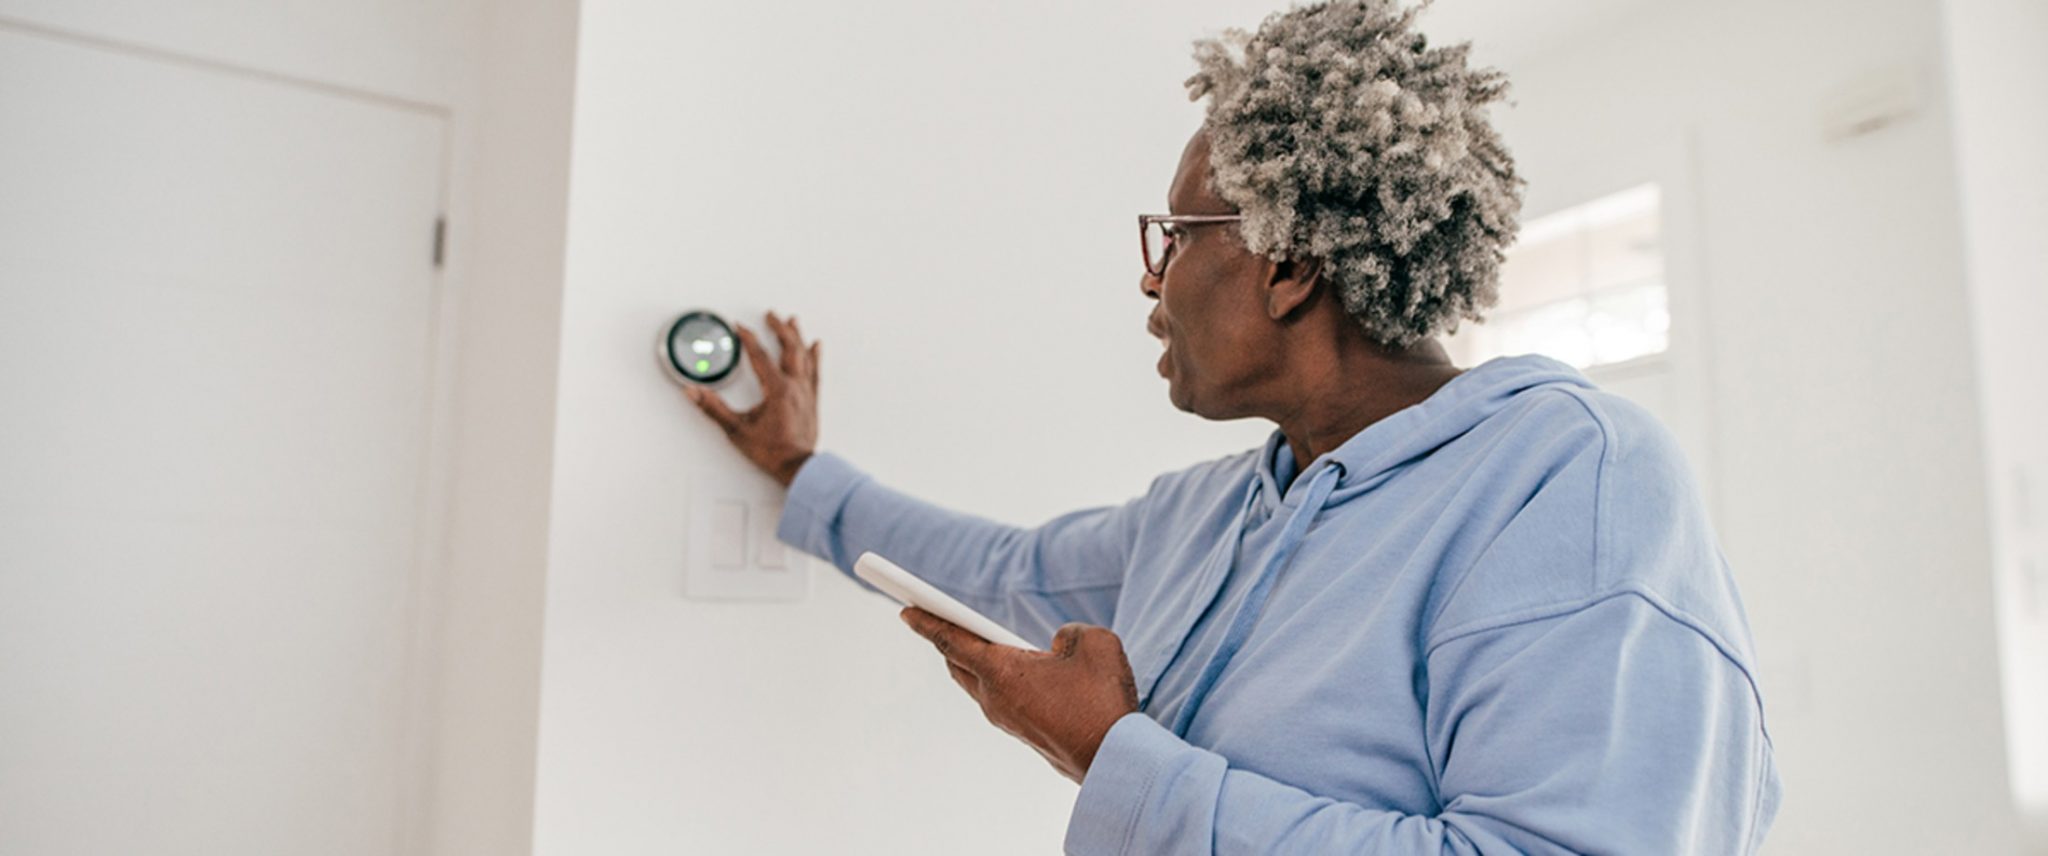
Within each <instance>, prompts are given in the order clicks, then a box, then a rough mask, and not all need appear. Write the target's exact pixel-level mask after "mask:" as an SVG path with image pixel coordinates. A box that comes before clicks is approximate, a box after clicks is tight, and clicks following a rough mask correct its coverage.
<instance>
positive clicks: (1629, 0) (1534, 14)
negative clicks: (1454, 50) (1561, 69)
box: [1420, 0, 1658, 65]
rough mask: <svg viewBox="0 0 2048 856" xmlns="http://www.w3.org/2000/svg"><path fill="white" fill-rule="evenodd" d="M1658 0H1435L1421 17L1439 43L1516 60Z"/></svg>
mask: <svg viewBox="0 0 2048 856" xmlns="http://www.w3.org/2000/svg"><path fill="white" fill-rule="evenodd" d="M1657 3H1658V0H1437V2H1436V4H1435V5H1433V6H1431V7H1430V9H1429V11H1427V12H1424V13H1423V15H1422V20H1421V22H1420V24H1421V27H1422V31H1423V32H1425V33H1428V34H1429V37H1430V41H1431V42H1432V43H1435V44H1445V43H1450V42H1458V41H1466V40H1470V41H1471V42H1472V52H1473V55H1474V57H1475V58H1476V59H1478V60H1480V61H1481V62H1485V63H1489V64H1498V65H1513V64H1515V63H1516V62H1518V61H1520V60H1524V59H1528V58H1530V57H1534V56H1540V55H1542V54H1544V53H1546V52H1548V51H1551V50H1555V49H1558V48H1560V47H1563V46H1565V45H1568V44H1571V43H1572V42H1574V41H1576V40H1578V39H1579V38H1581V37H1584V36H1587V35H1591V34H1596V33H1600V32H1605V31H1608V30H1611V29H1614V28H1616V27H1619V26H1621V25H1622V24H1623V23H1624V22H1625V21H1627V20H1628V19H1630V18H1632V17H1634V16H1635V15H1636V14H1638V13H1640V12H1642V11H1644V10H1647V9H1650V8H1652V7H1654V6H1656V5H1657Z"/></svg>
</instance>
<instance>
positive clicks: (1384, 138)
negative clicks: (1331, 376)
mask: <svg viewBox="0 0 2048 856" xmlns="http://www.w3.org/2000/svg"><path fill="white" fill-rule="evenodd" d="M1428 5H1429V0H1423V2H1421V3H1420V4H1419V5H1416V6H1414V7H1412V8H1403V7H1402V5H1401V4H1400V2H1399V0H1338V2H1322V3H1315V4H1311V5H1308V6H1303V7H1299V8H1295V9H1291V10H1288V11H1286V12H1276V13H1274V14H1273V15H1271V16H1269V17H1267V18H1266V20H1265V22H1264V23H1263V24H1261V25H1260V26H1259V29H1258V32H1256V33H1245V32H1244V31H1242V30H1229V31H1226V32H1225V33H1224V35H1223V37H1222V38H1217V39H1204V40H1202V41H1198V42H1196V44H1195V62H1196V65H1197V66H1198V70H1197V71H1196V72H1195V74H1194V76H1192V77H1190V78H1188V80H1187V87H1188V97H1189V99H1190V100H1200V99H1202V98H1204V97H1207V98H1209V99H1210V100H1209V104H1208V116H1207V119H1206V120H1205V122H1204V129H1205V130H1206V131H1207V133H1208V135H1209V163H1210V167H1211V169H1212V171H1213V173H1214V177H1213V179H1212V181H1213V188H1214V190H1215V192H1216V194H1217V195H1218V196H1220V197H1222V198H1223V199H1224V201H1227V202H1229V203H1231V204H1232V205H1235V206H1237V209H1238V211H1239V212H1240V213H1241V214H1243V215H1244V220H1243V221H1242V222H1241V223H1240V224H1239V225H1240V227H1241V231H1242V233H1243V235H1244V241H1245V244H1246V246H1248V247H1250V249H1251V251H1252V252H1254V253H1257V254H1260V255H1263V256H1266V257H1268V258H1271V259H1274V260H1276V261H1286V260H1289V259H1304V258H1316V259H1320V260H1321V261H1322V265H1323V266H1322V273H1321V275H1322V277H1323V280H1324V281H1325V282H1327V283H1329V284H1330V285H1332V286H1333V287H1334V289H1335V291H1336V293H1337V294H1338V295H1339V297H1340V299H1341V300H1342V301H1343V305H1344V309H1345V311H1346V312H1347V313H1349V314H1350V315H1351V317H1352V318H1353V319H1355V320H1356V321H1357V322H1358V324H1359V325H1360V326H1362V327H1364V328H1365V331H1366V333H1367V335H1369V336H1371V337H1372V338H1373V339H1374V340H1375V341H1378V342H1380V343H1382V344H1385V345H1389V346H1393V347H1399V348H1406V347H1408V346H1410V345H1413V344H1414V343H1415V342H1417V341H1419V340H1422V339H1425V338H1428V337H1430V336H1433V335H1436V334H1437V333H1439V332H1454V331H1456V330H1457V329H1458V323H1459V321H1460V320H1461V319H1471V320H1473V321H1483V320H1484V318H1483V317H1482V314H1481V313H1482V310H1485V309H1487V308H1489V307H1491V306H1493V304H1494V303H1495V302H1496V301H1497V300H1498V299H1499V283H1498V277H1499V273H1500V265H1501V262H1502V260H1503V258H1504V256H1505V252H1506V250H1507V247H1508V245H1510V244H1512V243H1513V242H1514V239H1515V231H1516V228H1517V213H1518V212H1519V211H1520V210H1521V207H1522V185H1523V181H1522V179H1521V178H1520V177H1519V176H1517V175H1516V174H1515V165H1514V159H1513V158H1512V157H1511V156H1510V155H1509V154H1508V151H1507V148H1506V147H1505V146H1504V145H1503V144H1502V142H1501V140H1500V136H1499V135H1498V134H1496V133H1495V132H1494V130H1493V126H1492V125H1491V124H1489V123H1488V121H1487V119H1486V115H1485V113H1484V108H1485V107H1486V105H1487V104H1489V103H1491V102H1494V101H1497V100H1500V99H1501V98H1503V97H1504V96H1505V95H1506V94H1507V88H1508V85H1507V77H1506V75H1504V74H1502V73H1501V72H1499V71H1497V70H1494V69H1472V68H1468V67H1467V66H1466V58H1467V55H1468V54H1469V53H1470V52H1471V48H1472V46H1471V44H1470V43H1461V44H1457V45H1453V46H1450V47H1440V48H1429V47H1428V46H1427V42H1426V39H1425V38H1424V37H1423V35H1422V34H1421V33H1420V32H1416V31H1414V30H1413V29H1412V28H1413V25H1414V23H1415V17H1416V15H1417V14H1419V13H1420V12H1421V11H1422V10H1423V9H1424V8H1426V7H1427V6H1428Z"/></svg>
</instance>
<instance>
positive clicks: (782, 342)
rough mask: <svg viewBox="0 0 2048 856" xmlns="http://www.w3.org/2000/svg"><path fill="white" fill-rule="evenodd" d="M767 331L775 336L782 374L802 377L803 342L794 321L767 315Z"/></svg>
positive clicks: (772, 314)
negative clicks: (780, 357)
mask: <svg viewBox="0 0 2048 856" xmlns="http://www.w3.org/2000/svg"><path fill="white" fill-rule="evenodd" d="M767 317H768V329H769V331H770V332H772V333H774V334H775V344H776V346H777V347H778V348H779V349H780V350H781V351H782V373H783V374H785V375H788V376H790V377H793V378H800V377H803V376H804V356H805V354H804V342H803V337H802V336H801V335H800V334H798V333H797V331H796V319H794V318H782V317H780V316H778V315H776V314H775V313H773V312H770V313H768V316H767Z"/></svg>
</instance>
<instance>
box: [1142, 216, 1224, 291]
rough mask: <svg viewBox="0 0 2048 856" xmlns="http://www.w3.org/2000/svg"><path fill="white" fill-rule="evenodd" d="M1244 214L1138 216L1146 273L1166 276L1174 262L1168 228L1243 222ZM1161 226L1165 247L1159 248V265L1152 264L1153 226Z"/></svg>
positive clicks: (1160, 231)
mask: <svg viewBox="0 0 2048 856" xmlns="http://www.w3.org/2000/svg"><path fill="white" fill-rule="evenodd" d="M1243 219H1244V215H1243V214H1140V215H1138V253H1139V255H1140V256H1141V257H1142V258H1143V259H1144V260H1145V272H1146V273H1149V274H1151V275H1153V276H1155V277H1163V276H1166V266H1167V265H1168V264H1170V263H1171V262H1172V261H1173V233H1172V232H1171V231H1168V230H1167V228H1166V227H1168V226H1212V225H1216V224H1218V223H1235V222H1237V221H1239V220H1243ZM1154 223H1157V224H1159V225H1160V229H1159V234H1160V237H1161V238H1162V239H1163V240H1164V246H1161V247H1160V248H1159V264H1158V266H1157V267H1154V266H1153V263H1152V224H1154Z"/></svg>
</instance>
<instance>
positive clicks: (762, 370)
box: [739, 324, 786, 395]
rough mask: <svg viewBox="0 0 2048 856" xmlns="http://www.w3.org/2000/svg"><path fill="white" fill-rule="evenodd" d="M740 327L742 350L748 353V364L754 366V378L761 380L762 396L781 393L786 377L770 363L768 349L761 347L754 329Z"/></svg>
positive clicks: (744, 326) (743, 325)
mask: <svg viewBox="0 0 2048 856" xmlns="http://www.w3.org/2000/svg"><path fill="white" fill-rule="evenodd" d="M739 327H740V348H741V349H742V350H745V351H746V352H747V362H750V363H753V364H754V376H755V377H758V378H760V379H761V394H762V395H774V394H776V393H778V392H780V391H781V390H782V383H783V381H784V380H786V377H785V376H784V375H783V373H782V372H781V371H779V370H777V369H776V368H775V364H774V363H771V362H769V361H768V349H766V348H763V347H761V342H760V341H759V340H758V339H756V338H755V337H754V330H753V328H751V327H748V326H747V325H745V324H741V325H739Z"/></svg>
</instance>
